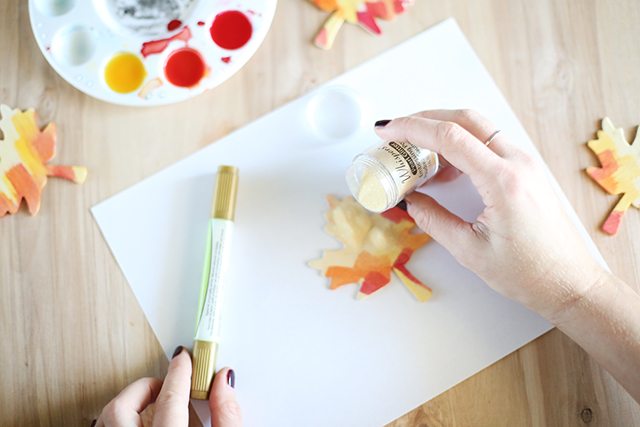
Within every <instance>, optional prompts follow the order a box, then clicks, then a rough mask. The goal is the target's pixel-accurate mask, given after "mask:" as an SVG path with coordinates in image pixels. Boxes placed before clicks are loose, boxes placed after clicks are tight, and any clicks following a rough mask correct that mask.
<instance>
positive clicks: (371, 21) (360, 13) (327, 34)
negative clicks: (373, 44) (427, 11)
mask: <svg viewBox="0 0 640 427" xmlns="http://www.w3.org/2000/svg"><path fill="white" fill-rule="evenodd" d="M311 1H312V2H313V4H315V5H316V6H317V7H318V8H319V9H321V10H323V11H325V12H328V13H330V14H331V15H329V18H328V19H327V20H326V21H325V23H324V24H323V26H322V28H321V29H320V31H318V34H316V37H315V39H314V43H315V45H316V46H318V47H319V48H322V49H331V46H333V42H334V41H335V39H336V36H337V35H338V32H339V31H340V28H342V24H344V23H345V22H348V23H351V24H358V25H360V26H361V27H362V28H364V29H366V30H367V31H369V32H371V33H373V34H381V33H382V31H381V30H380V27H378V24H377V23H376V19H385V20H390V19H393V18H394V17H395V16H396V15H398V14H400V13H402V12H404V11H405V10H406V8H407V6H409V5H410V4H411V3H412V2H413V0H311Z"/></svg>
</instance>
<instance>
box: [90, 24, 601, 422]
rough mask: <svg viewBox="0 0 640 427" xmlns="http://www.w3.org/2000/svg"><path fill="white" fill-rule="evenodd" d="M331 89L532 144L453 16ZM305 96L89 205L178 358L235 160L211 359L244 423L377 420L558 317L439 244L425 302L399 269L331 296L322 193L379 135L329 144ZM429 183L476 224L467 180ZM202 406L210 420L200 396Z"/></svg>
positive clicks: (392, 111) (427, 267)
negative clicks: (233, 379) (497, 288)
mask: <svg viewBox="0 0 640 427" xmlns="http://www.w3.org/2000/svg"><path fill="white" fill-rule="evenodd" d="M329 84H339V85H343V86H347V87H350V88H352V89H353V90H355V91H357V92H359V93H361V94H366V96H365V98H364V99H365V104H366V106H367V110H368V114H369V115H368V117H369V118H371V119H372V118H392V117H395V116H398V115H403V114H408V113H412V112H415V111H419V110H423V109H430V108H461V107H469V108H474V109H476V110H478V111H480V112H482V113H483V114H485V115H487V116H488V117H489V118H491V119H492V120H493V121H494V122H495V123H496V124H497V126H498V127H499V128H500V129H502V131H503V132H504V133H506V134H508V135H509V137H510V138H511V139H512V140H513V141H517V142H519V143H520V144H522V146H523V147H525V148H527V149H529V150H532V151H535V149H534V147H533V145H532V143H531V142H530V140H529V138H528V137H527V135H526V133H525V131H524V129H523V128H522V126H521V125H520V123H519V122H518V120H517V118H516V117H515V116H514V114H513V112H512V111H511V109H510V108H509V106H508V105H507V103H506V102H505V100H504V98H503V97H502V95H501V94H500V92H499V90H498V88H497V87H496V86H495V84H494V82H493V81H492V79H491V78H490V76H489V75H488V73H487V72H486V70H485V69H484V67H483V66H482V64H481V63H480V61H479V60H478V58H477V57H476V55H475V54H474V52H473V50H472V49H471V47H470V46H469V44H468V42H467V41H466V40H465V38H464V36H463V34H462V32H461V31H460V29H459V28H458V26H457V25H456V23H455V22H454V21H453V20H448V21H445V22H443V23H442V24H440V25H437V26H436V27H434V28H432V29H430V30H428V31H426V32H425V33H423V34H420V35H418V36H416V37H415V38H413V39H411V40H409V41H407V42H405V43H403V44H401V45H400V46H398V47H396V48H394V49H392V50H390V51H388V52H386V53H384V54H382V55H380V56H379V57H377V58H375V59H373V60H371V61H369V62H367V63H366V64H364V65H362V66H359V67H357V68H355V69H353V70H352V71H350V72H348V73H346V74H344V75H342V76H340V77H338V78H337V79H335V80H334V81H333V82H330V83H329ZM310 96H313V94H310V95H307V96H306V97H303V98H301V99H298V100H296V101H294V102H291V103H289V104H287V105H285V106H284V107H282V108H280V109H278V110H276V111H274V112H272V113H271V114H268V115H267V116H265V117H263V118H261V119H259V120H257V121H256V122H254V123H252V124H250V125H248V126H246V127H245V128H243V129H240V130H239V131H237V132H234V133H233V134H231V135H229V136H227V137H226V138H224V139H222V140H220V141H218V142H216V143H215V144H212V145H210V146H208V147H206V148H205V149H203V150H201V151H199V152H197V153H195V154H193V155H191V156H190V157H188V158H186V159H184V160H182V161H180V162H178V163H176V164H175V165H173V166H171V167H169V168H167V169H166V170H164V171H162V172H160V173H158V174H156V175H153V176H152V177H150V178H148V179H146V180H144V181H142V182H140V183H139V184H137V185H135V186H133V187H132V188H130V189H128V190H126V191H124V192H122V193H120V194H118V195H116V196H114V197H112V198H110V199H109V200H107V201H105V202H103V203H101V204H99V205H97V206H96V207H94V208H93V214H94V216H95V219H96V221H97V222H98V224H99V226H100V228H101V230H102V233H103V234H104V236H105V239H106V240H107V242H108V244H109V246H110V247H111V250H112V251H113V254H114V256H115V258H116V260H117V261H118V263H119V265H120V267H121V268H122V270H123V272H124V274H125V276H126V278H127V280H128V281H129V283H130V285H131V287H132V289H133V291H134V293H135V295H136V297H137V298H138V301H139V303H140V306H141V307H142V309H143V310H144V312H145V314H146V316H147V318H148V320H149V323H150V325H151V327H152V328H153V330H154V331H155V333H156V335H157V337H158V340H159V341H160V344H161V345H162V347H163V348H164V349H165V351H166V352H167V355H169V354H170V353H171V351H172V350H173V348H174V347H176V346H177V345H179V344H187V345H189V344H190V343H191V342H192V337H193V332H194V322H195V316H196V307H197V298H198V291H199V287H200V275H201V268H202V264H203V256H204V247H205V238H206V229H207V219H208V214H209V211H210V205H211V198H212V190H213V184H214V174H215V171H216V169H217V167H218V165H220V164H232V165H236V166H238V167H239V168H240V173H241V175H240V192H239V196H238V207H237V219H236V232H235V236H234V243H233V252H232V262H231V266H230V274H229V277H228V287H227V293H226V297H225V298H226V301H225V304H224V311H223V327H222V337H223V341H222V344H221V348H220V353H219V358H218V361H219V364H218V365H219V367H222V366H225V365H229V366H231V367H233V368H234V369H235V370H236V372H237V379H238V382H237V393H238V396H239V399H240V402H241V405H242V407H243V410H244V417H245V421H246V425H247V426H373V425H381V424H384V423H386V422H390V421H392V420H393V419H395V418H397V417H399V416H400V415H402V414H404V413H406V412H407V411H409V410H411V409H412V408H414V407H416V406H418V405H420V404H422V403H423V402H425V401H427V400H429V399H431V398H433V397H434V396H436V395H438V394H440V393H442V392H443V391H445V390H447V389H448V388H450V387H452V386H454V385H455V384H456V383H458V382H460V381H462V380H464V379H465V378H467V377H469V376H471V375H473V374H474V373H476V372H478V371H480V370H481V369H483V368H484V367H486V366H488V365H490V364H492V363H494V362H495V361H497V360H498V359H500V358H502V357H504V356H505V355H507V354H509V353H511V352H512V351H514V350H516V349H517V348H519V347H521V346H522V345H524V344H525V343H527V342H529V341H530V340H532V339H534V338H536V337H538V336H539V335H540V334H542V333H544V332H545V331H547V330H548V329H549V325H548V324H547V323H546V322H545V321H544V320H542V319H541V318H539V317H538V316H537V315H535V314H533V313H531V312H529V311H527V310H526V309H523V308H522V307H520V306H518V305H517V304H515V303H513V302H510V301H508V300H506V299H504V298H502V297H500V296H499V295H497V294H496V293H494V292H492V291H491V290H490V289H489V288H488V287H487V286H486V285H485V284H484V283H483V282H482V281H481V280H480V279H479V278H477V277H476V276H475V275H474V274H472V273H470V272H469V271H467V270H465V269H464V268H462V267H461V266H460V265H458V264H457V263H456V262H455V260H453V259H452V257H451V256H450V255H448V254H447V253H446V252H445V250H444V249H443V248H442V247H440V246H439V245H437V244H436V243H433V244H429V245H428V246H427V247H426V248H425V249H424V250H421V251H420V252H419V253H418V254H416V255H415V256H414V259H413V260H412V261H411V263H410V268H411V269H412V271H413V272H414V273H415V275H416V276H417V277H420V278H422V279H423V280H424V281H425V282H427V283H428V284H430V285H431V286H432V288H433V291H434V297H433V299H432V300H431V301H429V302H427V303H424V304H421V303H418V302H416V301H415V300H414V299H413V297H412V296H411V295H410V294H409V292H408V291H407V290H406V289H405V288H404V286H403V285H402V284H401V283H400V282H399V281H397V280H395V279H394V282H393V283H392V284H390V285H389V286H387V287H386V288H384V289H383V290H381V291H379V292H377V293H376V294H374V295H373V296H371V297H369V298H368V299H366V300H364V301H357V300H356V299H355V293H356V286H346V287H343V288H340V289H339V290H336V291H331V290H329V289H328V288H327V282H326V280H325V279H324V278H323V277H321V276H320V275H319V274H318V273H317V272H316V271H314V270H312V269H310V268H308V267H307V266H306V265H305V264H306V262H307V261H309V260H311V259H313V258H316V257H318V256H319V255H320V251H321V249H324V248H335V247H337V242H335V241H334V240H333V239H332V238H331V237H329V236H327V235H325V234H324V233H323V231H322V227H323V225H324V217H323V215H324V212H325V211H326V209H327V206H326V202H325V197H324V196H325V195H326V194H330V193H331V194H338V195H346V194H347V193H348V191H347V188H346V184H345V181H344V172H345V170H346V168H347V166H348V165H349V164H350V161H351V159H352V158H353V156H354V155H355V154H356V153H358V152H360V151H362V150H363V149H365V148H366V147H368V146H370V145H371V144H374V143H376V141H377V138H376V136H375V135H374V133H373V131H372V130H371V129H370V128H368V127H367V128H366V129H363V130H362V131H361V132H360V133H359V134H358V135H356V136H354V137H353V138H351V139H349V140H347V141H342V142H339V143H333V144H331V143H328V142H327V141H320V140H319V139H318V138H317V137H315V136H314V135H313V134H312V133H310V131H309V130H308V126H307V123H306V121H305V107H306V105H307V103H308V100H309V97H310ZM429 192H430V193H431V194H434V195H435V197H436V198H438V199H439V200H440V201H441V202H442V203H443V204H444V205H445V206H447V207H449V208H450V209H452V210H453V211H455V212H457V213H458V214H460V215H462V216H463V217H465V218H467V219H471V218H474V217H475V215H476V214H477V213H478V212H480V211H481V209H482V203H481V200H480V198H479V196H478V195H477V193H476V192H475V191H474V189H473V188H472V187H471V185H470V183H469V182H468V181H467V180H466V179H465V178H461V179H458V180H456V181H454V182H452V183H448V184H445V185H440V186H433V187H431V189H430V190H429ZM563 197H564V196H563ZM566 208H567V210H568V211H570V213H571V215H572V217H573V218H574V220H575V222H576V224H578V226H579V227H580V229H581V230H582V231H583V234H584V236H585V239H586V240H588V242H589V245H590V246H591V248H592V249H593V253H594V256H596V257H598V258H599V259H601V257H600V256H599V254H598V252H597V250H596V249H595V246H594V245H593V243H592V242H591V240H590V239H589V237H588V236H587V233H586V232H585V231H584V228H583V227H582V226H581V225H580V224H579V221H578V219H577V217H576V216H575V213H574V212H573V210H572V209H571V207H570V206H569V204H568V203H566ZM196 408H197V411H198V413H199V415H200V416H201V417H203V419H204V420H205V422H207V421H208V415H207V410H206V404H202V403H199V404H197V405H196Z"/></svg>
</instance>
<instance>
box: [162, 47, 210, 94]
mask: <svg viewBox="0 0 640 427" xmlns="http://www.w3.org/2000/svg"><path fill="white" fill-rule="evenodd" d="M206 70H207V66H206V65H205V63H204V59H202V55H200V53H199V52H198V51H197V50H195V49H191V48H190V47H184V48H182V49H178V50H176V51H174V52H172V53H171V54H170V55H169V57H168V58H167V63H166V64H165V66H164V74H165V76H166V77H167V80H168V81H169V83H171V84H173V85H175V86H179V87H186V88H189V87H194V86H195V85H197V84H198V83H200V80H202V78H203V77H204V75H205V73H206Z"/></svg>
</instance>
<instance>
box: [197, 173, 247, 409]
mask: <svg viewBox="0 0 640 427" xmlns="http://www.w3.org/2000/svg"><path fill="white" fill-rule="evenodd" d="M237 192H238V169H237V168H235V167H233V166H220V167H219V168H218V174H217V179H216V189H215V193H214V196H213V207H212V209H211V219H210V220H209V231H208V236H207V249H206V254H205V259H204V271H203V273H202V287H201V288H200V298H199V303H198V320H197V322H196V336H195V337H194V341H193V374H192V376H191V398H193V399H200V400H206V399H208V398H209V391H210V389H211V381H212V380H213V375H214V374H215V372H216V353H217V351H218V345H219V343H220V311H221V308H222V294H223V289H224V286H225V283H224V279H225V277H224V276H225V272H226V270H227V265H228V263H229V253H230V250H231V235H232V234H233V220H234V217H235V211H236V194H237Z"/></svg>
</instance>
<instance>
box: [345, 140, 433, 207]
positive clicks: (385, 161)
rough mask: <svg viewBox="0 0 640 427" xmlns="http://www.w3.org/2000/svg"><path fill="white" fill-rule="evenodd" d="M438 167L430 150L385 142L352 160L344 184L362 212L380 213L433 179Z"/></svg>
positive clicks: (408, 144)
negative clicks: (360, 206)
mask: <svg viewBox="0 0 640 427" xmlns="http://www.w3.org/2000/svg"><path fill="white" fill-rule="evenodd" d="M439 166H440V161H439V159H438V155H437V154H436V153H434V152H433V151H430V150H427V149H424V148H419V147H417V146H415V145H413V144H411V143H408V142H396V141H388V142H384V143H382V144H380V145H378V146H377V147H373V148H371V149H370V150H367V151H365V152H364V153H361V154H358V155H357V156H356V157H355V158H354V159H353V163H352V164H351V166H350V167H349V169H348V170H347V176H346V178H347V185H348V186H349V190H350V191H351V194H353V197H355V199H356V200H357V201H358V203H360V204H361V205H362V206H363V207H364V208H365V209H367V210H369V211H371V212H376V213H378V212H384V211H386V210H387V209H391V208H392V207H394V206H395V205H397V204H398V203H399V202H400V201H402V199H404V196H406V195H407V194H408V193H410V192H412V191H413V190H415V189H416V188H418V187H419V186H421V185H422V184H424V183H425V182H427V181H428V180H429V179H430V178H431V177H433V176H434V175H435V174H436V173H437V172H438V168H439Z"/></svg>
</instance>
